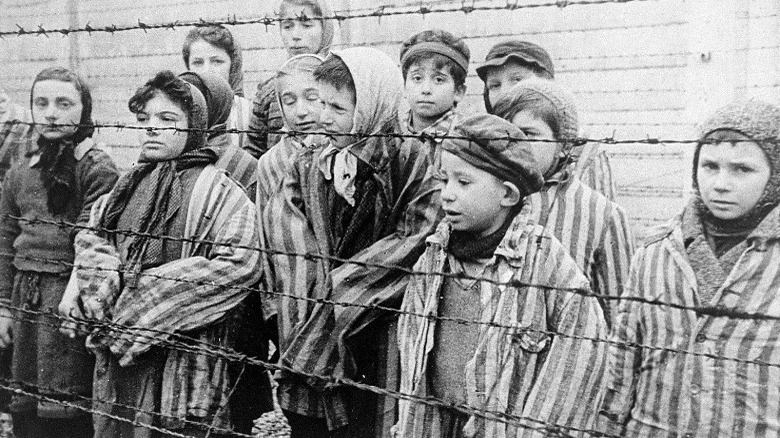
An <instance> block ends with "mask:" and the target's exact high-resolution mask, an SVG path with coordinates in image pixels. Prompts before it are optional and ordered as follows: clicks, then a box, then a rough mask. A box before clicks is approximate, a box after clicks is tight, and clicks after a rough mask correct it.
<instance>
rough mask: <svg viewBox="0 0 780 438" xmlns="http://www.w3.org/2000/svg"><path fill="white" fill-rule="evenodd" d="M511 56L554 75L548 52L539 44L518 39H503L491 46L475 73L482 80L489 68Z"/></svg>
mask: <svg viewBox="0 0 780 438" xmlns="http://www.w3.org/2000/svg"><path fill="white" fill-rule="evenodd" d="M512 58H515V59H517V60H519V61H522V62H524V63H526V64H532V65H535V66H537V67H539V68H541V69H542V70H544V71H546V72H547V73H549V74H550V76H552V77H555V68H554V67H553V62H552V59H551V58H550V54H549V53H547V51H546V50H544V49H543V48H542V47H541V46H538V45H536V44H534V43H529V42H528V41H518V40H509V41H504V42H501V43H498V44H496V45H495V46H493V47H492V48H491V49H490V51H489V52H488V54H487V56H486V57H485V63H484V64H482V65H481V66H479V67H477V75H479V78H480V79H482V82H484V81H485V77H486V76H487V72H488V70H489V69H490V68H492V67H499V66H502V65H504V64H506V63H507V61H509V60H510V59H512Z"/></svg>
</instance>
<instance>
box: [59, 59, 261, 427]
mask: <svg viewBox="0 0 780 438" xmlns="http://www.w3.org/2000/svg"><path fill="white" fill-rule="evenodd" d="M129 108H130V111H131V112H133V113H134V114H135V115H136V117H137V119H138V124H139V126H141V127H144V128H147V129H143V130H138V133H139V138H138V142H139V145H140V147H141V154H140V157H139V162H138V164H137V165H136V166H135V167H134V168H133V169H132V170H131V171H130V172H128V173H127V174H126V175H124V176H123V177H122V178H121V179H120V180H119V182H118V183H117V186H116V187H115V188H114V190H113V191H111V193H110V194H108V195H106V196H103V197H101V198H100V199H99V200H98V201H97V202H96V203H95V205H94V206H93V208H92V211H91V215H90V220H89V225H90V228H89V229H87V230H84V231H81V232H80V233H79V234H78V235H77V237H76V242H75V247H76V268H75V269H74V272H73V274H72V276H71V283H70V284H69V285H68V291H67V292H66V295H65V297H64V298H63V300H62V303H61V304H60V312H61V313H63V314H66V315H74V316H79V317H84V318H88V319H90V320H94V321H95V328H94V329H93V331H92V332H91V334H90V336H89V337H88V339H87V345H88V346H89V348H90V349H91V350H92V351H93V352H94V353H95V355H96V365H95V379H94V398H95V402H94V404H93V407H94V409H95V410H96V411H97V412H100V413H104V414H105V413H107V414H109V415H111V417H109V416H107V415H101V414H100V413H96V414H95V415H94V424H95V436H99V437H107V438H111V437H117V438H118V437H123V438H126V437H133V438H141V437H158V436H167V435H168V434H167V433H164V432H163V431H175V432H176V433H179V434H183V435H187V436H194V437H203V436H207V435H209V430H208V429H209V428H213V430H211V434H210V436H224V435H225V434H229V433H231V432H232V430H231V418H230V417H231V410H230V409H229V406H228V399H229V395H230V391H231V385H230V383H231V381H230V378H229V371H228V362H227V360H226V359H225V358H223V357H219V356H218V355H212V354H208V353H206V352H205V351H199V350H198V349H197V348H195V349H194V350H193V349H189V348H182V344H184V345H185V346H186V345H190V346H193V345H211V346H214V348H228V349H232V348H234V342H233V341H234V338H235V328H234V327H233V323H234V321H235V316H236V315H240V314H241V311H242V309H241V306H242V305H243V301H244V299H245V298H246V297H247V295H248V294H249V289H248V288H247V287H248V286H252V285H254V284H255V282H256V281H257V279H258V273H259V271H260V266H259V265H258V262H259V257H258V254H257V252H256V251H252V250H249V249H246V248H249V247H252V246H254V245H256V242H257V240H258V232H257V226H256V221H255V214H254V208H253V206H252V203H251V201H250V200H249V199H248V198H247V196H246V194H245V193H244V191H243V190H242V189H241V187H240V186H238V185H237V184H236V183H235V182H233V181H232V180H231V179H230V178H228V177H227V176H225V174H224V173H223V172H222V171H220V170H218V169H217V168H216V167H215V166H214V165H213V164H214V163H215V162H216V161H217V156H216V154H215V153H214V151H213V150H211V149H208V148H204V146H205V144H206V136H205V133H204V131H203V129H205V127H206V126H207V120H208V114H207V109H206V102H205V99H204V97H203V95H202V94H201V93H200V91H198V89H197V88H196V87H194V86H192V85H190V84H188V83H187V82H185V81H183V80H181V79H179V78H176V77H175V75H174V74H173V73H172V72H170V71H163V72H160V73H158V74H157V75H156V76H155V77H154V78H153V79H151V80H150V81H149V82H147V83H146V85H144V86H143V87H141V88H140V89H139V90H138V91H137V92H136V93H135V95H134V96H133V97H132V98H131V99H130V102H129ZM183 129H184V130H185V131H182V130H183ZM184 132H186V134H185V133H184ZM158 236H166V237H167V238H165V239H162V238H159V237H158ZM130 328H132V329H130Z"/></svg>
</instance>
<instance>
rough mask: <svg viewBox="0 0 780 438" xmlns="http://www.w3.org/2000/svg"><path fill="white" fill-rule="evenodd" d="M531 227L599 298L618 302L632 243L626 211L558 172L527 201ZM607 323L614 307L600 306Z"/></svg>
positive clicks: (611, 305)
mask: <svg viewBox="0 0 780 438" xmlns="http://www.w3.org/2000/svg"><path fill="white" fill-rule="evenodd" d="M528 200H529V202H531V203H532V204H533V205H534V207H533V213H532V214H533V215H534V217H533V219H534V222H536V223H538V224H539V225H541V226H543V227H545V228H546V229H548V230H550V232H551V233H552V234H553V235H554V236H555V237H556V238H557V239H558V240H560V241H561V243H562V244H563V246H564V248H566V249H567V250H568V251H569V254H570V255H571V256H572V257H573V258H574V261H575V262H576V263H577V266H579V268H580V269H581V270H582V272H583V273H584V274H585V276H586V277H587V278H588V280H589V281H590V285H591V289H592V290H593V292H594V293H596V294H599V295H608V296H615V297H616V296H620V295H622V293H623V288H624V287H625V282H626V280H627V278H628V271H629V264H630V261H631V255H632V254H633V250H634V247H633V245H634V239H633V236H632V233H631V229H630V228H629V225H628V219H627V217H626V213H625V211H624V210H623V209H622V208H621V207H620V206H618V205H617V204H615V203H614V202H612V201H610V200H609V199H607V198H606V197H604V196H603V195H602V194H601V193H598V192H596V191H595V190H593V189H591V188H590V187H588V186H586V185H585V184H584V183H583V182H581V181H580V180H579V179H577V178H576V177H571V176H569V173H568V171H562V172H559V173H557V174H556V175H553V176H552V177H550V178H548V179H547V181H546V182H545V185H544V187H543V188H542V190H541V191H539V192H537V193H534V194H532V195H530V196H529V197H528ZM601 304H602V307H603V309H604V314H605V316H606V319H607V323H611V322H612V321H611V320H612V318H611V317H610V315H611V314H612V313H614V311H613V310H612V309H613V308H614V307H615V306H616V305H617V302H616V301H609V302H607V301H606V300H601Z"/></svg>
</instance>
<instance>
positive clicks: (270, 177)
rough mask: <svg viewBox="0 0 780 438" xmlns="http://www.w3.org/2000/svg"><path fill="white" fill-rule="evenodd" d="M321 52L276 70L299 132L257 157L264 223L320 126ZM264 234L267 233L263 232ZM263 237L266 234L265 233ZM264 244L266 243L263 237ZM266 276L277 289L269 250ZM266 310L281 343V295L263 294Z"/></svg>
mask: <svg viewBox="0 0 780 438" xmlns="http://www.w3.org/2000/svg"><path fill="white" fill-rule="evenodd" d="M322 61H323V59H322V58H321V57H319V56H318V55H309V54H306V55H296V56H293V57H292V58H290V59H288V60H287V62H285V63H284V64H283V65H282V67H281V68H280V69H279V71H278V72H277V73H276V80H275V81H274V82H275V84H276V96H277V97H278V99H279V108H280V109H281V113H282V120H284V129H285V130H289V131H295V134H285V135H284V136H282V139H281V140H280V141H279V143H277V144H276V145H275V146H274V147H272V148H271V149H269V150H268V152H266V153H265V154H263V155H262V156H261V157H260V159H258V160H257V177H258V183H257V193H256V196H255V208H256V209H257V217H258V223H259V225H260V226H261V229H262V225H263V221H262V217H263V210H265V207H266V205H267V204H268V201H269V200H270V199H271V198H272V197H273V196H274V195H275V194H276V193H277V192H278V191H279V190H280V189H281V187H282V181H283V180H284V176H285V175H287V172H288V170H289V168H290V167H291V166H292V165H293V163H294V162H295V160H296V159H297V157H298V155H299V154H300V153H301V150H302V149H303V148H305V147H307V146H311V137H309V138H308V139H307V137H306V135H305V133H306V132H307V131H316V130H317V129H319V124H318V123H319V117H320V112H321V111H322V101H321V100H320V93H319V89H318V88H317V83H316V82H315V81H314V70H315V69H316V68H317V67H318V66H319V65H320V64H322ZM263 234H264V233H263ZM261 237H262V236H261ZM261 245H263V247H266V246H267V245H266V242H265V239H264V237H263V240H262V241H261ZM262 256H263V257H264V263H263V268H264V270H265V272H264V275H265V277H264V278H263V280H264V282H265V283H264V284H265V287H266V289H267V290H273V289H272V288H273V283H274V282H273V278H274V275H275V274H274V271H273V264H272V263H271V262H270V259H269V258H268V254H267V253H263V255H262ZM263 298H264V299H263V313H264V315H263V316H264V317H265V320H266V328H267V331H268V332H269V335H270V337H271V340H272V341H273V343H274V344H275V345H277V349H276V352H277V353H278V351H279V349H278V345H279V335H278V333H277V332H278V330H277V321H278V310H277V307H278V304H279V301H280V300H279V298H278V297H276V296H274V295H265V296H264V297H263Z"/></svg>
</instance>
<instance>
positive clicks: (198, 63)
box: [191, 59, 203, 66]
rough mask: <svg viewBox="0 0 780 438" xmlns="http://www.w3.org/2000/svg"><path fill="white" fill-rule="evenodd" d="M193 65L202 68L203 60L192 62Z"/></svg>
mask: <svg viewBox="0 0 780 438" xmlns="http://www.w3.org/2000/svg"><path fill="white" fill-rule="evenodd" d="M191 64H192V65H199V66H200V65H203V60H201V59H198V60H197V61H192V62H191Z"/></svg>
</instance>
